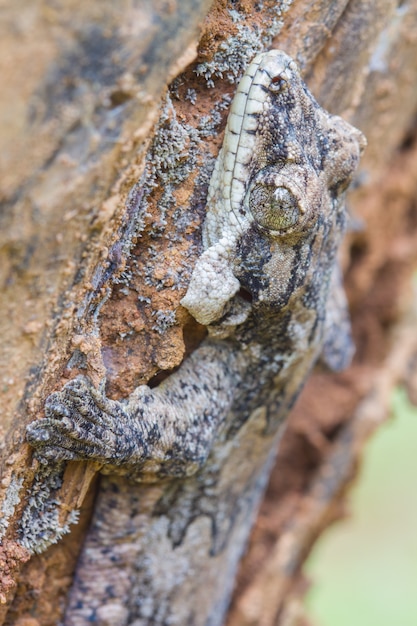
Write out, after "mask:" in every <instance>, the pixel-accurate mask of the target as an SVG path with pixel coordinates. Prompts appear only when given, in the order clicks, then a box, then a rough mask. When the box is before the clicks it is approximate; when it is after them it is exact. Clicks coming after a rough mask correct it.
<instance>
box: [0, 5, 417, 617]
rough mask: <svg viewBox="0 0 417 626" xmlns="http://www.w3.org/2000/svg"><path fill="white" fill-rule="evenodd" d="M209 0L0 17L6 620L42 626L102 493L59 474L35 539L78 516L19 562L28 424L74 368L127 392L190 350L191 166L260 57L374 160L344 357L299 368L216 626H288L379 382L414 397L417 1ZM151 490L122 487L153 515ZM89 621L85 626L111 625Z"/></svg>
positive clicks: (353, 237)
mask: <svg viewBox="0 0 417 626" xmlns="http://www.w3.org/2000/svg"><path fill="white" fill-rule="evenodd" d="M210 4H211V3H210V2H203V1H201V2H197V1H195V2H192V1H191V0H189V1H188V2H169V3H166V2H155V1H154V2H152V3H150V2H149V3H148V2H138V3H130V4H127V5H126V6H123V7H121V6H120V5H118V6H117V8H116V7H115V5H114V3H111V2H108V3H107V2H100V3H87V4H82V3H81V4H80V3H78V2H76V1H75V0H74V2H73V3H70V4H68V3H66V4H65V5H64V3H62V5H61V4H60V3H58V4H57V5H54V6H53V7H52V5H50V3H47V2H45V3H43V2H39V3H37V4H36V5H26V3H23V2H22V3H13V4H12V3H11V4H10V6H9V7H8V8H7V9H6V10H5V12H4V21H3V27H2V43H1V49H2V52H1V54H0V64H1V65H2V66H3V67H2V75H3V76H5V77H6V79H5V80H4V90H3V96H4V97H3V102H2V104H1V129H2V133H1V137H2V139H1V141H2V149H1V162H0V167H1V171H2V174H1V196H2V198H1V199H2V207H1V214H0V221H1V229H0V241H1V247H0V254H1V263H0V268H1V270H0V271H1V281H2V282H1V288H2V298H1V303H0V306H1V316H0V333H1V338H2V354H1V366H2V372H1V377H2V389H1V393H2V395H1V408H2V418H1V428H2V432H3V439H4V443H3V454H2V461H1V468H0V469H1V487H2V494H1V497H2V500H3V502H5V503H6V504H3V505H1V504H0V506H2V507H3V508H2V518H1V520H0V524H2V526H1V528H2V530H4V535H3V543H2V546H1V553H0V563H1V577H2V579H1V583H2V601H3V608H2V610H1V611H0V621H1V623H5V624H17V625H18V626H36V625H37V624H42V625H46V626H47V625H48V624H51V625H52V624H58V623H59V621H60V619H61V618H62V614H63V611H64V608H65V604H66V599H67V596H68V590H69V587H70V585H71V581H72V577H73V572H74V568H75V564H76V560H77V556H78V553H79V550H80V547H81V544H82V541H83V538H84V537H85V535H86V532H87V528H88V526H89V523H90V519H91V514H92V513H91V512H92V506H93V500H94V496H95V493H96V490H97V488H98V487H97V482H98V481H97V479H96V473H95V468H94V466H92V465H90V464H89V465H87V466H83V465H81V464H68V466H67V467H66V468H65V470H63V472H64V473H63V474H62V475H60V476H57V480H56V483H55V488H54V489H52V491H50V492H49V493H48V497H49V498H52V497H53V498H54V499H55V500H57V501H59V502H60V506H59V507H58V508H57V510H54V511H49V512H48V513H49V514H50V517H49V518H48V523H49V526H50V525H51V524H50V522H51V520H53V523H54V524H55V532H54V534H52V535H51V536H47V537H46V538H45V545H46V544H48V543H52V542H53V541H57V540H58V539H59V538H60V537H61V535H62V534H63V532H64V531H66V530H67V528H66V524H68V522H69V521H71V519H72V518H71V517H70V518H69V516H70V511H71V510H73V509H74V508H79V507H81V516H80V521H79V522H78V524H74V525H72V526H71V533H70V534H66V535H65V536H64V537H63V538H62V539H61V540H60V541H59V542H58V543H56V544H55V545H51V546H50V547H49V548H48V549H47V550H46V551H45V552H42V554H40V555H38V556H31V558H30V560H28V559H29V557H30V552H31V550H30V549H28V548H25V547H22V546H21V545H20V543H19V537H20V534H19V533H20V532H21V523H22V516H23V515H24V511H25V510H27V506H28V501H30V498H31V497H33V493H34V491H33V490H34V485H35V488H36V486H37V487H39V483H36V473H37V470H38V467H37V464H36V463H35V462H32V461H31V458H32V457H31V451H30V449H29V447H28V446H27V445H26V444H25V443H24V427H25V425H26V424H27V423H28V422H29V421H30V420H32V419H34V418H35V417H36V416H38V415H39V414H40V413H41V412H42V407H43V402H44V399H45V397H46V396H47V395H48V394H49V393H50V392H51V391H53V390H54V389H58V388H60V387H62V384H63V383H64V382H65V380H67V379H68V378H72V377H73V376H74V375H75V374H77V373H79V372H85V371H88V374H89V376H90V377H92V379H93V380H94V379H95V380H96V381H98V380H100V378H101V377H102V375H103V373H104V372H106V375H107V379H108V390H107V391H108V394H109V395H110V396H111V397H113V398H120V397H124V396H126V395H128V394H129V393H130V392H131V391H132V389H133V388H134V387H135V386H137V385H138V384H139V383H142V382H146V381H148V380H150V379H151V380H152V377H154V376H155V375H158V377H157V378H155V379H154V383H155V384H156V383H157V382H158V381H159V380H160V377H161V372H162V373H163V374H164V375H166V374H167V373H169V371H170V370H172V368H175V367H176V366H178V365H179V364H180V362H181V361H182V359H183V355H184V354H185V353H186V352H187V351H188V352H189V351H192V350H193V348H194V347H195V345H197V344H198V342H199V341H200V340H201V338H202V336H203V335H204V329H202V328H200V327H198V326H197V324H195V323H193V322H192V321H191V319H190V318H189V316H187V315H186V313H185V311H183V312H182V313H181V309H179V308H178V311H177V316H176V318H175V317H173V316H172V312H173V311H175V310H177V307H178V305H179V300H180V299H181V297H182V296H183V295H184V292H185V289H186V286H187V282H188V279H189V276H190V274H191V269H192V267H193V264H194V262H195V259H196V257H197V254H198V251H199V227H200V225H201V221H202V219H203V217H204V207H205V193H206V190H207V182H208V175H209V174H208V173H207V171H206V170H205V169H204V164H205V162H207V161H210V159H211V162H212V160H213V157H214V156H215V155H216V154H217V151H218V147H219V145H220V143H221V138H222V128H223V125H222V124H223V123H224V120H225V118H226V114H227V107H228V103H229V102H230V97H231V96H232V95H233V93H234V91H235V88H236V87H235V84H234V82H235V81H236V79H237V77H238V76H239V75H240V74H241V72H242V70H243V69H244V65H245V63H246V62H247V61H248V60H250V58H251V56H253V55H254V54H255V53H256V52H257V51H258V50H263V49H267V48H269V47H278V48H281V49H283V50H285V51H286V52H287V53H288V54H290V55H291V56H293V57H294V58H295V59H296V60H297V61H298V63H299V65H300V67H301V68H302V70H303V73H304V76H305V78H306V79H307V82H308V85H309V87H310V89H311V91H312V92H313V93H314V94H315V96H316V97H317V99H318V101H319V102H320V104H321V105H322V106H324V107H326V108H327V109H329V110H330V111H331V112H332V113H337V114H340V115H343V116H344V117H345V118H346V119H348V120H349V121H350V122H352V123H353V124H355V125H356V126H357V127H359V128H360V129H361V130H362V131H363V132H364V133H365V134H366V135H367V138H368V145H369V147H368V150H367V153H366V156H365V159H364V163H363V175H362V177H361V179H360V181H359V182H360V185H359V186H358V189H357V190H356V191H355V192H354V193H352V194H351V195H350V200H349V201H350V206H351V208H352V228H351V232H350V233H349V236H348V238H347V242H346V245H345V250H344V268H345V271H346V284H347V288H348V294H349V298H350V303H351V310H352V319H353V329H354V336H355V343H356V346H357V352H356V357H355V361H354V364H353V366H352V367H351V368H350V369H349V370H348V371H346V372H345V373H343V374H340V375H334V374H327V373H324V372H317V373H316V374H314V375H313V377H312V378H311V379H310V381H309V383H308V385H307V387H306V389H305V391H304V393H303V396H302V398H301V399H300V401H299V403H298V405H297V407H296V409H295V411H294V412H293V414H292V417H291V421H290V425H289V427H288V429H287V432H286V435H285V438H284V441H283V444H282V445H281V450H280V454H279V457H278V461H277V466H276V468H275V470H274V472H273V474H272V478H271V483H270V487H269V489H268V492H267V494H266V498H265V501H264V504H263V506H262V509H261V513H260V517H259V521H258V525H257V526H256V528H255V530H254V533H253V536H252V540H251V544H250V547H249V550H248V553H247V556H246V558H245V560H244V562H243V563H242V568H241V573H240V576H239V580H238V585H237V591H236V596H235V599H234V601H233V604H232V607H231V610H230V614H229V618H228V624H230V625H232V624H233V625H235V624H236V625H238V624H239V625H240V626H242V625H243V626H244V625H246V624H248V625H249V624H261V625H263V624H265V625H267V624H268V625H271V626H272V625H273V624H284V623H285V624H297V623H298V624H301V623H302V621H301V620H302V619H303V617H302V615H301V610H300V606H299V600H300V597H301V595H302V588H303V584H302V578H301V575H300V567H301V565H302V562H303V559H304V558H305V556H306V554H307V553H308V550H309V548H310V547H311V545H312V542H313V541H314V539H315V537H316V536H317V534H318V533H319V532H320V531H321V530H322V528H324V527H325V526H326V525H327V524H328V523H329V522H330V521H331V520H332V519H333V518H334V517H335V516H336V515H338V514H339V511H340V503H341V502H342V501H343V493H344V490H345V488H346V485H347V484H348V483H349V481H350V480H351V479H352V477H353V475H354V472H355V468H356V465H357V461H358V458H359V455H360V451H361V449H362V446H363V443H364V441H365V439H366V437H367V436H368V435H369V433H370V432H371V431H372V429H373V428H375V426H376V425H377V424H378V423H379V422H380V421H381V420H382V419H383V418H384V417H385V416H386V413H387V406H388V398H389V393H390V390H391V388H392V387H393V386H394V385H395V384H397V383H398V382H401V381H408V384H409V388H410V391H411V395H413V397H415V395H416V391H415V388H416V385H415V378H416V377H415V370H416V368H415V362H416V357H415V354H416V353H417V346H416V339H415V332H414V328H415V320H414V318H413V312H412V307H411V302H412V297H413V292H412V287H411V275H412V271H413V268H414V267H415V263H416V256H417V245H416V244H417V241H416V238H417V213H416V203H415V197H416V189H417V177H416V172H417V147H416V144H417V142H416V141H415V114H416V111H417V89H416V84H417V80H416V78H417V59H416V55H415V40H414V33H415V32H416V29H417V6H416V3H415V2H412V1H409V2H403V3H401V4H400V5H399V6H397V4H396V3H394V2H392V1H389V0H379V1H377V2H372V3H371V2H365V1H362V2H359V1H355V0H351V1H350V2H346V1H345V2H332V3H327V2H317V3H313V6H311V3H307V2H295V3H294V4H292V5H291V4H290V3H285V4H284V3H283V4H282V5H276V3H273V2H270V3H269V2H264V3H263V4H262V8H261V5H260V4H259V3H255V2H250V1H248V2H240V3H233V4H230V5H228V4H227V3H226V2H220V1H219V2H214V3H213V6H212V8H211V10H210V11H209V9H210ZM329 5H330V6H329ZM206 15H207V17H206V19H205V21H204V22H203V18H204V17H205V16H206ZM239 16H240V18H243V19H239ZM167 33H168V35H167ZM198 41H200V43H199V45H198V57H197V44H198ZM196 70H197V72H196ZM173 79H175V80H174V82H173V83H171V88H170V91H169V99H168V98H167V97H166V96H164V97H163V99H162V102H161V96H162V94H163V91H164V89H165V86H166V85H167V84H169V83H170V82H171V81H172V80H173ZM207 82H209V84H211V82H214V89H208V88H207ZM203 116H206V118H207V119H206V120H205V123H204V124H202V123H201V118H202V117H203ZM158 119H159V121H158ZM155 138H156V139H155ZM152 140H153V144H152V146H151V148H150V152H148V154H150V155H151V159H150V160H148V164H147V167H148V178H147V180H148V181H149V180H151V179H150V178H149V170H151V176H152V177H153V178H152V185H150V184H148V186H147V188H146V189H143V186H142V185H140V184H138V182H140V179H141V177H142V175H143V171H144V167H145V165H144V158H145V154H146V152H147V150H148V149H149V146H150V144H151V142H152ZM167 144H168V146H170V148H169V149H167ZM152 168H153V169H152ZM143 194H145V195H146V202H147V211H146V214H145V215H143V214H142V215H140V216H138V214H137V207H138V203H139V202H140V201H141V202H143ZM178 207H181V208H182V212H181V213H182V221H181V220H180V219H179V213H178V211H176V210H175V209H176V208H178ZM114 277H118V283H117V284H114V282H112V280H114ZM111 287H112V289H111ZM138 295H140V300H138ZM410 311H411V312H410ZM184 339H185V343H184ZM99 482H101V486H100V495H99V498H104V494H105V493H106V490H112V491H113V493H115V496H114V502H113V504H114V507H113V512H112V515H111V516H110V517H109V518H108V522H109V523H110V524H112V525H114V528H115V535H116V536H117V527H118V524H120V525H121V526H120V528H122V527H124V526H123V525H124V524H125V522H126V523H128V520H126V519H124V517H123V515H118V516H116V515H115V514H114V513H115V511H116V509H118V508H119V506H120V509H122V508H123V502H124V498H125V490H126V485H125V484H124V483H123V479H117V480H115V479H112V478H110V477H109V478H105V479H104V480H103V479H101V480H100V481H99ZM115 485H116V486H115ZM161 489H162V487H160V486H149V487H143V488H141V490H140V491H138V493H137V498H138V499H140V500H141V506H142V507H143V508H144V509H146V508H147V509H148V511H149V515H150V514H151V512H152V510H153V507H154V506H155V503H156V502H157V501H158V500H159V498H160V496H161V492H160V490H161ZM36 502H39V500H36V498H35V499H34V500H33V505H35V504H36ZM99 522H100V520H97V519H96V522H95V523H99ZM106 523H107V521H106ZM47 526H48V524H47ZM43 531H44V527H43V526H42V524H40V525H39V533H42V532H43ZM136 532H140V524H139V530H137V531H136ZM40 551H41V550H40ZM25 562H26V564H25ZM93 575H94V574H93ZM109 615H110V617H109ZM116 617H117V618H120V616H116ZM106 619H107V620H111V614H109V613H107V614H106V615H103V617H102V622H98V623H103V624H104V623H118V622H116V621H113V622H112V621H107V622H106V621H105V620H106ZM120 623H122V622H120ZM125 623H129V622H125ZM149 623H151V622H149Z"/></svg>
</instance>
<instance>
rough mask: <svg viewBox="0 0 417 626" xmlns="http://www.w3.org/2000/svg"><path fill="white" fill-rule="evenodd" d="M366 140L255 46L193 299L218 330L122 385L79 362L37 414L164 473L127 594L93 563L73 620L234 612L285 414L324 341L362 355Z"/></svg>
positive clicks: (341, 355) (143, 473)
mask: <svg viewBox="0 0 417 626" xmlns="http://www.w3.org/2000/svg"><path fill="white" fill-rule="evenodd" d="M365 144H366V141H365V138H364V136H363V135H362V133H361V132H360V131H359V130H358V129H356V128H354V127H353V126H351V125H350V124H349V123H347V122H346V121H344V120H343V119H342V118H340V117H338V116H336V115H331V114H330V113H328V112H327V111H326V110H324V109H323V108H322V107H321V106H320V105H319V104H318V103H317V102H316V100H315V99H314V97H313V96H312V94H311V93H310V91H309V90H308V88H307V86H306V85H305V83H304V82H303V80H302V78H301V76H300V72H299V69H298V67H297V65H296V63H295V62H294V61H293V60H292V59H291V58H290V57H289V56H288V55H287V54H285V53H284V52H282V51H280V50H271V51H269V52H265V53H261V54H258V55H257V56H256V57H255V58H254V59H253V60H252V62H251V63H250V64H249V66H248V68H247V70H246V72H245V74H244V76H243V78H242V79H241V81H240V83H239V86H238V89H237V92H236V94H235V96H234V99H233V102H232V105H231V108H230V112H229V116H228V120H227V124H226V130H225V136H224V141H223V145H222V147H221V149H220V152H219V155H218V158H217V160H216V163H215V166H214V171H213V174H212V177H211V181H210V185H209V190H208V196H207V213H206V217H205V220H204V224H203V229H202V244H203V251H202V253H201V255H200V257H199V258H198V259H197V262H196V264H195V267H194V269H193V272H192V275H191V279H190V283H189V286H188V289H187V291H186V293H185V296H184V297H183V299H182V301H181V305H182V306H183V307H185V308H186V309H187V310H188V311H189V313H190V314H191V315H192V316H193V317H194V318H195V319H196V320H197V322H199V323H200V324H203V325H204V326H206V328H207V337H206V338H205V339H204V340H203V342H202V343H201V344H200V346H199V347H198V348H197V349H196V350H195V351H194V352H193V353H192V354H191V355H190V356H188V357H187V358H186V359H185V360H184V361H183V363H182V364H181V366H180V367H179V368H178V370H177V371H175V372H174V373H172V374H171V375H170V376H169V377H168V378H166V379H165V380H164V381H162V382H161V383H160V384H159V385H158V386H156V387H154V388H152V389H151V388H150V387H148V386H147V385H140V386H139V387H137V388H136V389H135V390H134V391H133V393H132V394H131V395H130V396H129V397H128V398H127V399H125V400H123V401H115V400H111V399H108V398H107V397H106V395H105V393H104V383H103V385H101V386H100V388H98V389H97V388H95V387H94V386H93V385H92V383H91V382H90V380H89V379H88V378H87V377H85V376H78V377H77V378H75V379H73V380H72V381H70V382H68V383H67V384H66V385H65V386H64V387H63V388H62V390H61V391H57V392H55V393H52V394H51V395H50V396H49V397H48V398H47V400H46V404H45V414H46V417H45V418H44V419H41V420H38V421H36V422H33V423H32V424H30V425H29V426H28V428H27V438H28V441H29V442H30V444H31V445H32V446H33V447H34V448H35V455H36V456H37V458H38V459H39V460H40V461H41V462H42V463H45V464H48V463H53V462H55V461H73V460H77V461H91V460H93V461H96V462H97V463H99V464H100V465H101V468H102V472H103V473H105V474H113V475H120V476H123V477H124V478H123V480H126V479H127V480H128V481H130V482H131V483H135V485H136V487H137V489H138V490H139V491H138V492H137V493H142V494H143V493H145V491H144V490H146V489H151V490H152V489H157V487H158V485H165V486H164V487H163V488H162V487H161V488H160V491H158V489H157V491H156V492H155V491H154V492H152V493H158V497H157V498H156V500H155V506H154V509H153V512H152V515H150V516H149V519H147V520H146V521H143V520H142V522H141V523H142V527H141V528H142V530H141V533H140V539H139V541H140V542H141V545H140V546H139V547H137V548H136V549H135V562H134V563H133V564H131V568H132V571H133V570H134V577H133V578H134V580H133V578H132V577H130V579H129V583H126V585H125V588H124V589H125V590H124V592H123V593H124V594H125V595H124V597H121V596H123V593H122V592H117V593H116V592H114V589H113V594H110V596H112V599H111V600H109V593H108V592H107V596H106V592H105V591H103V590H104V587H105V584H104V583H103V589H102V590H101V592H99V591H98V592H97V593H96V594H95V596H94V597H93V598H91V597H90V598H89V601H83V593H84V599H85V595H86V594H85V589H86V588H88V583H87V582H86V580H85V579H84V580H82V575H81V578H80V580H81V582H80V580H79V581H78V583H77V582H75V583H74V585H75V587H76V586H77V584H78V592H77V591H74V592H73V598H72V600H71V601H70V606H69V608H68V609H67V618H66V621H65V624H69V625H71V626H72V625H75V626H80V625H83V624H89V623H103V624H104V623H107V622H106V621H105V619H104V618H103V615H106V611H105V610H104V609H103V606H107V611H108V615H113V618H112V620H113V621H112V620H111V619H110V618H108V623H113V624H115V625H117V626H118V625H119V624H120V626H124V625H125V624H132V625H133V624H134V625H135V626H143V625H145V624H152V625H161V626H162V625H163V624H191V625H193V626H216V625H217V626H218V625H220V624H222V620H223V618H224V615H225V611H226V610H227V606H228V603H229V600H230V595H231V591H232V588H233V580H234V575H235V572H236V568H237V565H238V562H239V559H240V557H241V555H242V553H243V550H244V547H245V545H246V541H247V538H248V534H249V531H250V528H251V526H252V523H253V521H254V518H255V515H256V511H257V508H258V506H259V502H260V498H261V497H262V494H263V491H264V488H265V485H266V482H267V479H268V476H269V472H270V469H271V467H272V464H273V462H274V459H275V456H276V451H277V448H278V442H279V440H280V438H281V437H282V433H283V430H284V428H285V423H286V421H287V419H286V418H287V417H288V415H289V413H290V411H291V408H292V407H293V405H294V403H295V400H296V399H297V397H298V395H299V393H300V391H301V389H302V387H303V384H304V382H305V381H306V379H307V377H308V375H309V373H310V371H311V369H312V367H313V366H314V364H315V363H316V362H317V360H318V359H321V360H322V361H323V362H324V363H326V364H327V366H328V367H329V368H331V369H333V370H336V371H338V370H341V369H343V368H344V367H346V366H347V365H348V364H349V362H350V360H351V357H352V353H353V347H352V340H351V335H350V323H349V316H348V310H347V304H346V298H345V294H344V291H343V288H342V283H341V270H340V267H339V261H338V249H339V246H340V243H341V241H342V238H343V233H344V230H345V226H346V219H347V218H346V206H345V194H346V190H347V188H348V186H349V183H350V182H351V180H352V178H353V176H354V174H355V171H356V169H357V167H358V164H359V159H360V156H361V153H362V152H363V149H364V147H365ZM153 486H154V487H153ZM155 486H156V487H155ZM139 500H140V498H139ZM136 506H137V507H139V510H140V506H141V505H140V502H139V503H138V502H137V501H136ZM155 545H156V546H159V548H158V547H156V548H155ZM108 552H109V553H110V556H111V555H112V548H111V547H108ZM116 552H117V551H116ZM116 552H115V553H114V554H113V560H114V561H117V559H118V558H119V557H116V556H115V555H116ZM103 554H104V552H103ZM119 556H120V555H119ZM82 558H83V557H82ZM85 558H86V559H87V561H88V557H85ZM109 558H110V557H109ZM164 559H165V561H164ZM164 562H165V565H164ZM164 567H165V570H164ZM170 567H171V570H172V571H166V570H169V569H170ZM158 568H159V569H158ZM161 568H162V569H161ZM162 570H164V572H165V573H164V574H161V571H162ZM158 572H159V573H158ZM107 582H108V581H107ZM114 584H115V585H116V586H117V582H115V583H114ZM98 586H99V585H98ZM126 586H129V591H126ZM83 590H84V591H83ZM202 594H203V595H202ZM87 595H88V594H87ZM196 597H198V598H200V600H199V605H198V607H196V603H195V602H194V601H193V598H196ZM203 597H206V599H202V598H203ZM109 607H110V608H109ZM115 607H116V608H115ZM112 610H113V613H112ZM109 611H110V612H109ZM114 611H115V612H114ZM117 611H119V612H117ZM100 616H101V617H100ZM115 616H116V617H115ZM117 616H119V617H117ZM103 619H104V621H103ZM100 620H101V621H100Z"/></svg>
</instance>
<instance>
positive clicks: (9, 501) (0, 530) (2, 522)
mask: <svg viewBox="0 0 417 626" xmlns="http://www.w3.org/2000/svg"><path fill="white" fill-rule="evenodd" d="M22 485H23V477H20V478H17V477H16V476H12V479H11V481H10V484H9V486H8V487H7V491H6V496H5V498H4V500H3V502H2V505H1V515H0V540H1V539H2V538H3V537H4V535H5V533H6V530H7V528H8V525H9V519H10V518H11V517H12V516H13V513H14V511H15V508H16V506H17V505H18V504H19V502H20V500H21V496H20V490H21V488H22Z"/></svg>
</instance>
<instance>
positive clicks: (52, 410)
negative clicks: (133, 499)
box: [27, 342, 239, 480]
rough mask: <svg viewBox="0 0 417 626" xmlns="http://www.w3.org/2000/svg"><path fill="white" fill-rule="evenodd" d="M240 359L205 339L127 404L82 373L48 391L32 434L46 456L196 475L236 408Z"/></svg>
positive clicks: (139, 470)
mask: <svg viewBox="0 0 417 626" xmlns="http://www.w3.org/2000/svg"><path fill="white" fill-rule="evenodd" d="M219 355H220V356H222V357H223V358H222V359H221V361H220V363H221V365H220V366H219V361H218V357H219ZM237 361H238V359H236V357H235V355H233V353H231V352H230V350H229V349H227V348H226V347H225V346H222V345H219V342H217V343H216V345H215V346H213V345H212V344H210V342H206V344H205V345H204V346H203V347H202V348H200V349H199V350H198V355H197V353H196V355H195V356H191V357H190V358H189V359H188V360H187V361H186V362H185V363H184V365H183V366H182V368H181V374H179V373H176V374H173V375H172V376H171V377H170V378H169V379H167V380H166V381H164V382H163V383H161V385H160V386H159V387H158V388H156V389H150V388H149V387H148V386H146V385H141V386H139V387H137V388H136V390H135V391H134V392H133V394H132V395H131V396H130V397H129V400H128V402H125V403H123V402H117V401H114V400H109V399H108V398H106V396H105V394H104V391H103V390H97V389H96V388H95V387H94V386H93V385H92V383H91V382H90V381H89V379H88V378H86V377H83V376H79V377H77V378H75V379H74V380H72V381H70V382H69V383H67V384H66V385H65V386H64V387H63V389H62V391H59V392H55V393H53V394H51V395H50V396H49V397H48V399H47V401H46V404H45V414H46V419H43V420H39V421H37V422H34V423H32V424H30V425H29V426H28V429H27V438H28V441H29V442H30V443H31V445H32V446H34V447H35V448H36V450H37V452H36V455H37V457H38V459H39V460H40V461H41V462H44V463H48V462H51V461H58V460H59V461H61V460H84V461H86V460H94V461H97V462H99V463H102V464H105V465H106V466H112V468H113V470H114V471H117V467H119V466H123V468H124V470H123V473H129V475H130V476H131V477H135V476H136V475H139V474H140V475H141V476H145V475H146V476H147V479H148V480H149V475H157V476H158V477H164V476H185V475H191V474H193V473H194V472H195V471H196V470H197V469H198V468H199V467H201V466H202V465H203V464H204V462H205V460H206V458H207V455H208V453H209V450H210V448H211V442H212V439H213V436H214V434H215V433H216V432H217V430H218V428H219V426H220V424H221V422H222V420H223V419H224V416H225V415H226V414H227V411H228V409H229V407H230V403H231V401H232V397H233V391H232V390H233V387H234V385H235V384H236V380H237V378H238V369H239V367H238V363H237ZM207 397H210V398H211V401H210V403H207Z"/></svg>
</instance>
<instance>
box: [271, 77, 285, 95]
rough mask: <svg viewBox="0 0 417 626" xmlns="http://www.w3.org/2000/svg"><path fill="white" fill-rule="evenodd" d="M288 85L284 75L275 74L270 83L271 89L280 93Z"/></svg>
mask: <svg viewBox="0 0 417 626" xmlns="http://www.w3.org/2000/svg"><path fill="white" fill-rule="evenodd" d="M286 87H287V81H286V80H285V78H283V77H282V76H274V78H272V79H271V82H270V84H269V89H270V91H272V92H273V93H279V92H280V91H284V89H286Z"/></svg>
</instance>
